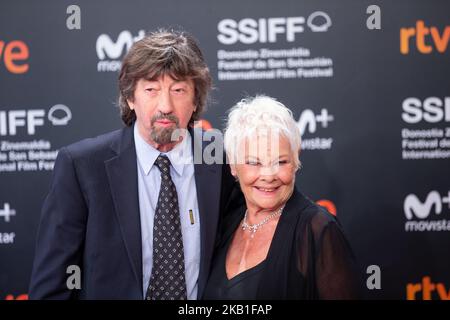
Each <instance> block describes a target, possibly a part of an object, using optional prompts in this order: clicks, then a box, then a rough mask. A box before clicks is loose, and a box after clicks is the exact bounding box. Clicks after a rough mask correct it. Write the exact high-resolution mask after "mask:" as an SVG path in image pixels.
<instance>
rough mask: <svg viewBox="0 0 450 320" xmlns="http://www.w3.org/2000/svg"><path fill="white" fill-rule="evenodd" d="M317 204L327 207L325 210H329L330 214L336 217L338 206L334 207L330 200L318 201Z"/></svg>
mask: <svg viewBox="0 0 450 320" xmlns="http://www.w3.org/2000/svg"><path fill="white" fill-rule="evenodd" d="M316 203H317V204H318V205H319V206H322V207H325V209H327V210H328V212H329V213H331V214H332V215H333V216H336V206H335V205H334V203H333V202H332V201H330V200H325V199H322V200H318V201H316Z"/></svg>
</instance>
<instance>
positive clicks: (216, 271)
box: [205, 237, 265, 300]
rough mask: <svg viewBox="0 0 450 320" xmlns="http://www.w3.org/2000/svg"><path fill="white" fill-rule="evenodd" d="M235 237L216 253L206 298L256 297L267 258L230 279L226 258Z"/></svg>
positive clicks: (232, 298) (238, 298)
mask: <svg viewBox="0 0 450 320" xmlns="http://www.w3.org/2000/svg"><path fill="white" fill-rule="evenodd" d="M232 239H233V237H229V238H228V240H227V242H226V243H225V245H223V246H222V247H220V248H219V249H218V251H217V253H216V255H215V259H214V264H213V268H212V270H211V273H210V276H209V280H208V283H207V286H206V288H205V298H206V299H208V300H248V299H256V294H257V290H258V285H259V282H260V281H261V276H262V273H263V270H264V266H265V260H264V261H262V262H261V263H259V264H258V265H256V266H254V267H253V268H250V269H247V270H245V271H244V272H241V273H239V274H237V275H236V276H234V277H233V278H231V279H228V276H227V272H226V267H225V265H226V264H225V262H226V261H225V260H226V257H227V252H228V248H229V247H230V245H231V242H232Z"/></svg>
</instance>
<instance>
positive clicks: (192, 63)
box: [118, 30, 212, 126]
mask: <svg viewBox="0 0 450 320" xmlns="http://www.w3.org/2000/svg"><path fill="white" fill-rule="evenodd" d="M162 75H169V76H170V77H172V78H173V79H175V80H187V79H192V80H193V82H194V86H195V95H194V101H193V103H194V105H195V106H196V111H195V112H194V113H193V114H192V117H191V119H190V121H189V123H190V124H192V123H193V122H194V121H195V120H198V119H199V116H200V114H201V113H202V112H203V110H204V108H205V105H206V99H207V96H208V92H209V90H210V89H211V84H212V80H211V76H210V74H209V69H208V66H207V65H206V63H205V60H204V58H203V54H202V52H201V50H200V48H199V47H198V45H197V42H196V41H195V39H194V38H193V37H192V36H191V35H190V34H188V33H186V32H182V31H167V30H158V31H155V32H152V33H149V34H147V35H146V36H145V37H144V38H143V39H142V40H139V41H137V42H136V43H134V45H133V46H132V47H131V49H130V51H129V52H128V53H127V54H126V56H125V58H124V59H123V62H122V68H121V70H120V74H119V101H118V103H119V108H120V115H121V117H122V121H123V122H124V123H125V125H127V126H131V124H132V123H133V121H135V120H136V113H135V112H134V110H131V109H130V107H129V105H128V103H127V99H128V100H131V101H133V99H134V90H135V88H136V84H137V82H138V81H139V80H140V79H146V80H156V79H157V78H158V77H159V76H162Z"/></svg>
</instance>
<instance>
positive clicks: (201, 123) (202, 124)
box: [194, 119, 213, 131]
mask: <svg viewBox="0 0 450 320" xmlns="http://www.w3.org/2000/svg"><path fill="white" fill-rule="evenodd" d="M194 128H202V129H203V130H205V131H208V130H211V129H212V128H213V127H212V125H211V123H210V122H209V121H208V120H205V119H200V120H199V121H195V123H194Z"/></svg>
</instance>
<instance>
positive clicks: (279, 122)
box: [204, 96, 358, 299]
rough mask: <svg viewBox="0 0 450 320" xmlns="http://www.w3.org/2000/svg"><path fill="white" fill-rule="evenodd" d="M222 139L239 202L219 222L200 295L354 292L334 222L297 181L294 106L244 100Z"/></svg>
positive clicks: (349, 258)
mask: <svg viewBox="0 0 450 320" xmlns="http://www.w3.org/2000/svg"><path fill="white" fill-rule="evenodd" d="M224 140H225V141H224V145H225V150H226V154H227V158H228V160H229V163H230V167H231V172H232V174H233V176H234V177H235V178H236V179H237V180H238V181H239V185H240V187H241V191H242V192H243V194H244V197H245V205H244V206H243V207H241V208H239V209H237V210H235V211H233V212H231V213H229V214H228V215H227V217H225V220H224V222H223V223H222V227H221V229H222V232H221V234H222V236H221V239H219V241H218V246H217V247H216V252H215V256H214V260H213V263H212V267H211V273H210V277H209V280H208V284H207V286H206V290H205V294H204V298H205V299H346V298H357V294H358V290H357V288H358V285H357V281H356V279H357V278H358V277H357V276H356V267H355V263H354V258H353V254H352V251H351V249H350V246H349V244H348V242H347V240H346V239H345V237H344V235H343V233H342V230H341V228H340V226H339V224H338V223H337V221H336V219H335V218H334V217H333V216H332V215H331V214H330V213H328V212H327V211H326V210H325V209H324V208H322V207H320V206H318V205H317V204H315V203H314V202H312V201H311V200H309V199H308V198H307V197H305V196H304V195H303V194H302V193H300V192H299V191H298V190H297V188H296V187H295V176H296V172H297V170H298V169H299V168H300V160H299V155H300V147H301V138H300V132H299V129H298V126H297V123H296V122H295V120H294V118H293V116H292V112H291V111H290V110H289V109H288V108H287V107H285V106H284V105H283V104H282V103H280V102H279V101H277V100H275V99H273V98H270V97H267V96H257V97H255V98H247V99H243V100H242V101H240V102H239V103H238V104H237V105H236V106H234V107H233V108H232V109H231V111H230V113H229V116H228V122H227V127H226V130H225V137H224Z"/></svg>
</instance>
